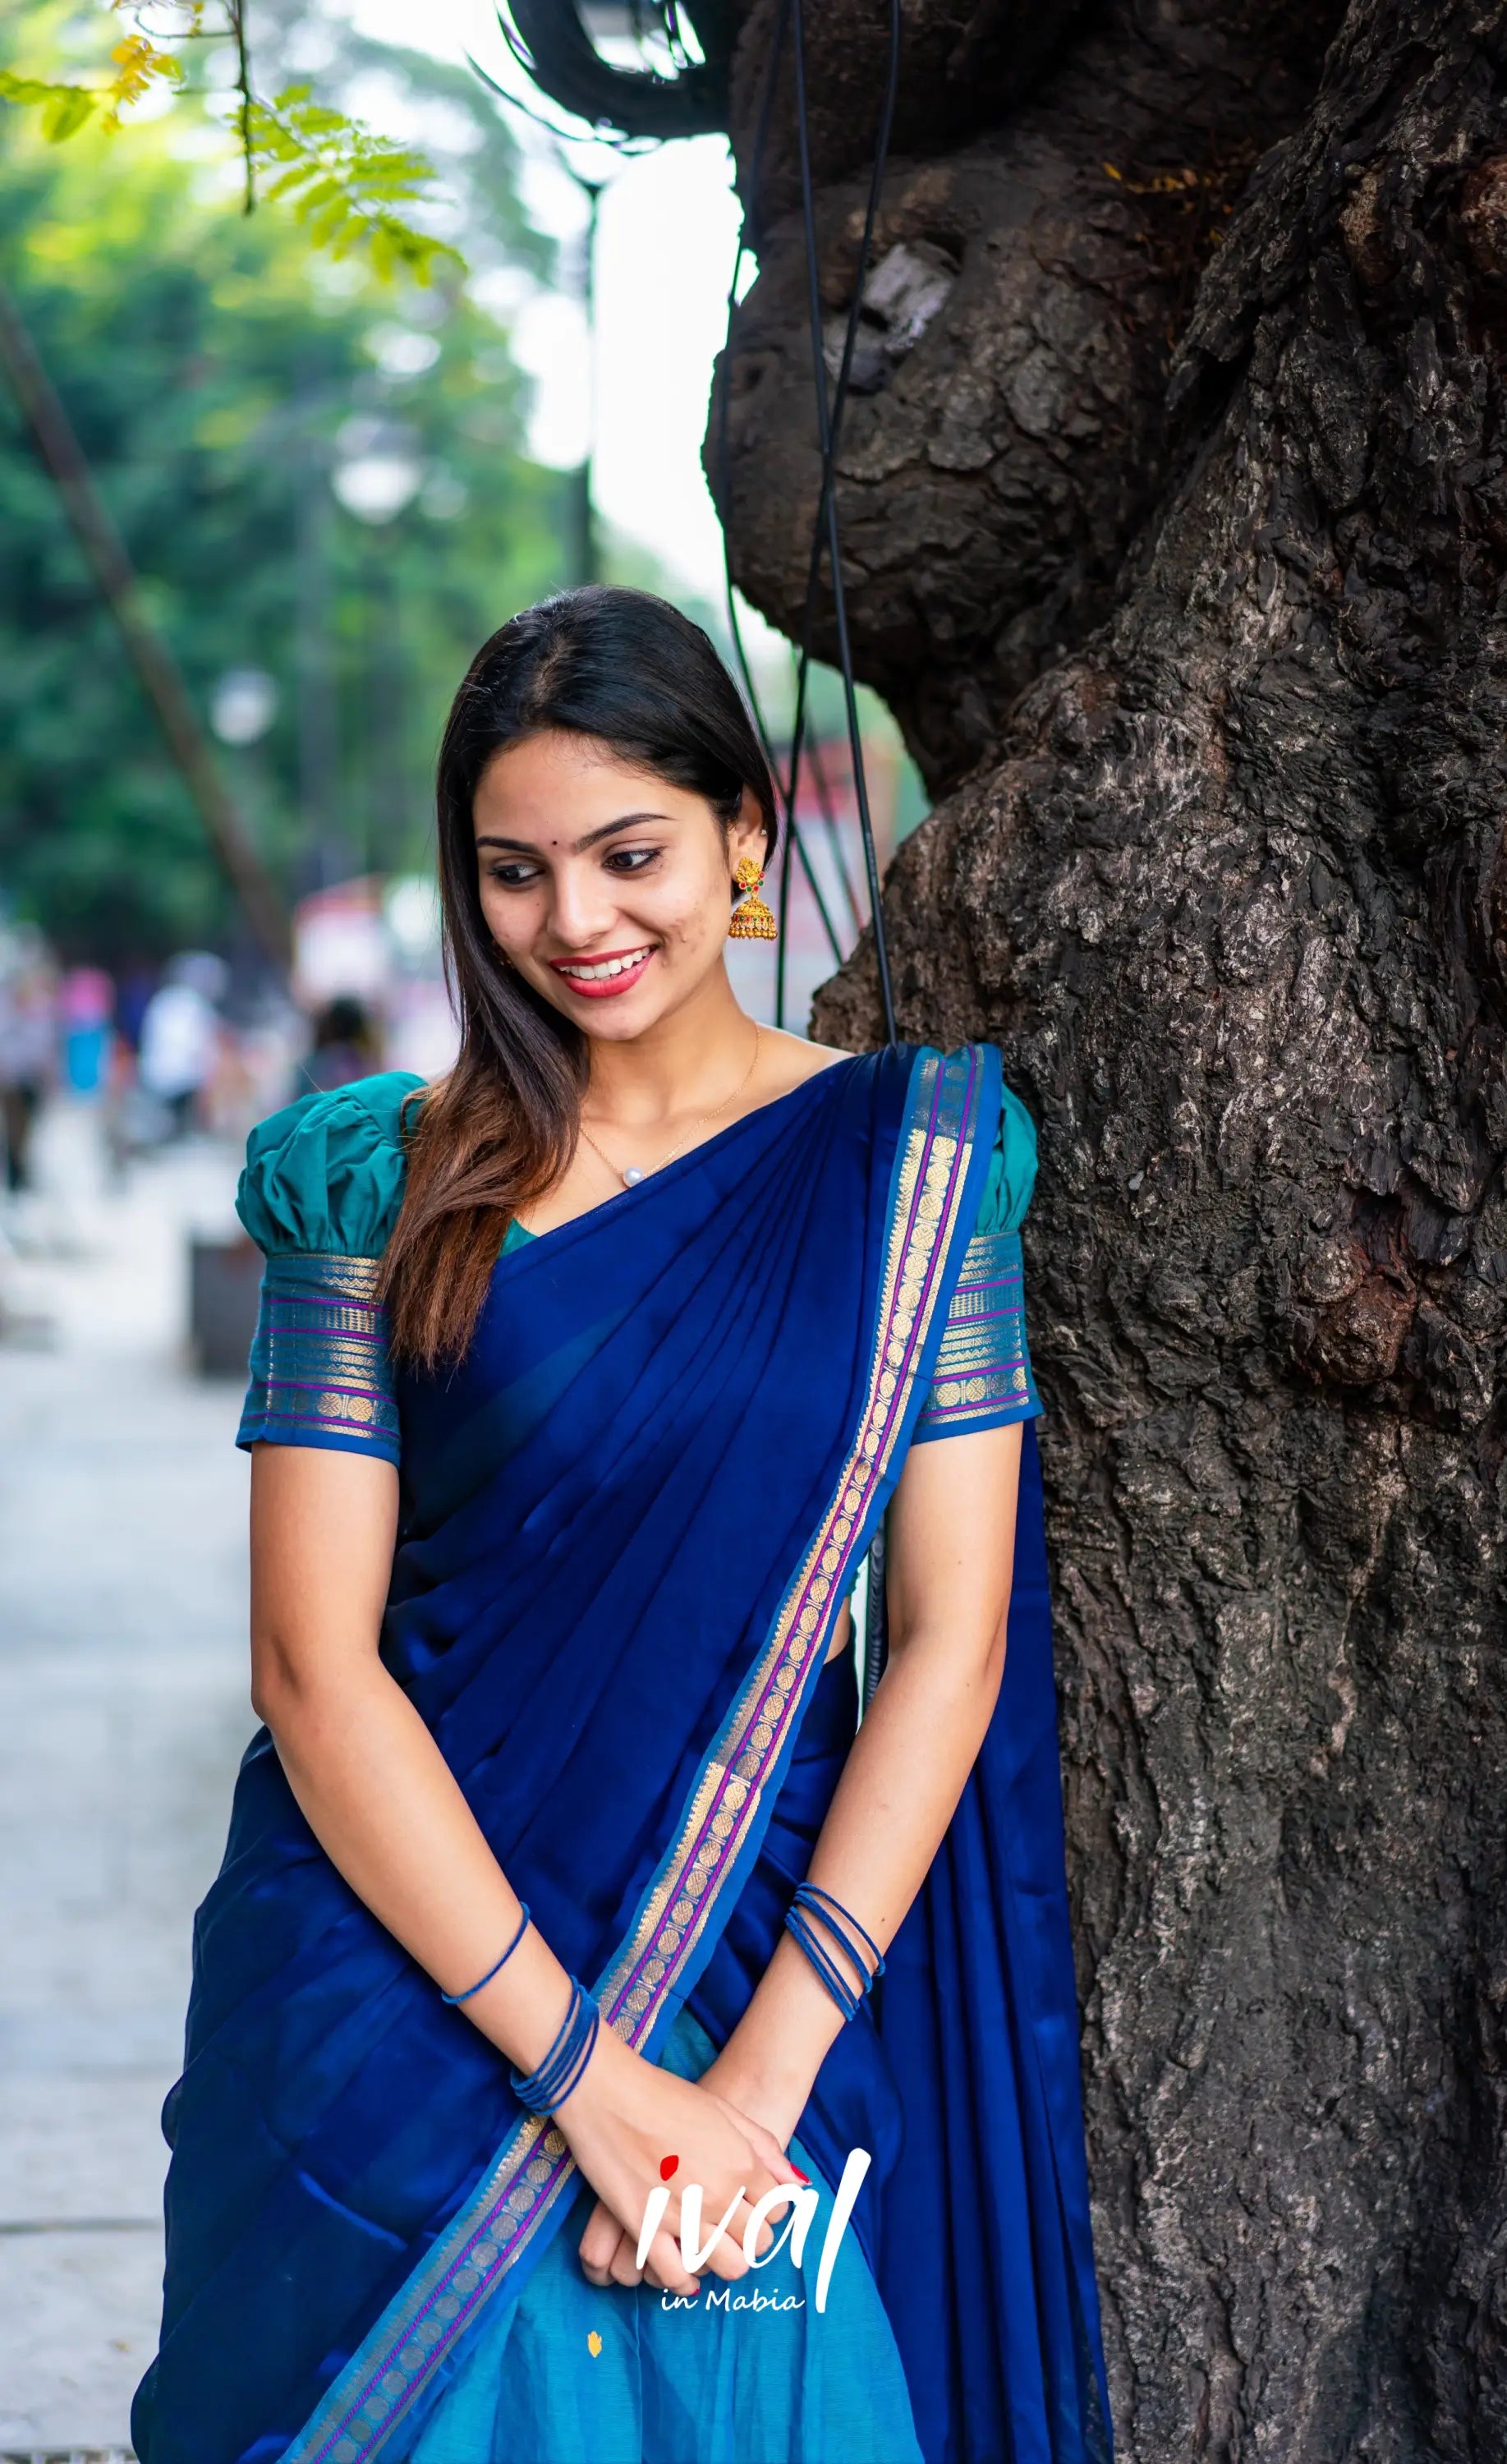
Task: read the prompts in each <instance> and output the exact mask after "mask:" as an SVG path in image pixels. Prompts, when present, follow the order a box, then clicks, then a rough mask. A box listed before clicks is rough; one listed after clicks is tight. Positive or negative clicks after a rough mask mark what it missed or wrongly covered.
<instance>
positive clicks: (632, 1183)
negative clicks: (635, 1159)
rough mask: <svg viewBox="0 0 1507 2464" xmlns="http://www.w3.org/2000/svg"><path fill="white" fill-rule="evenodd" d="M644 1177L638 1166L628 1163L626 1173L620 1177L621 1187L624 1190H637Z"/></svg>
mask: <svg viewBox="0 0 1507 2464" xmlns="http://www.w3.org/2000/svg"><path fill="white" fill-rule="evenodd" d="M643 1177H644V1175H643V1173H642V1172H641V1171H640V1170H639V1167H638V1165H637V1164H636V1163H630V1164H629V1166H628V1168H627V1171H626V1172H625V1173H624V1174H623V1176H622V1185H623V1187H624V1189H637V1187H638V1185H639V1183H640V1181H641V1180H642V1179H643Z"/></svg>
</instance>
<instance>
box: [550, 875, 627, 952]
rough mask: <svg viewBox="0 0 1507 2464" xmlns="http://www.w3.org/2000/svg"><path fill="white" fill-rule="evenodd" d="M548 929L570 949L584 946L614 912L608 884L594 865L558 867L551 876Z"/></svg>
mask: <svg viewBox="0 0 1507 2464" xmlns="http://www.w3.org/2000/svg"><path fill="white" fill-rule="evenodd" d="M554 890H555V894H554V897H553V899H552V901H551V907H550V928H551V930H552V931H553V933H554V934H555V936H556V938H557V940H560V941H563V942H564V943H565V944H566V946H567V947H568V948H570V949H573V950H576V949H581V948H584V947H585V946H586V945H587V944H588V943H589V942H591V941H593V940H595V938H596V937H597V935H598V934H600V933H601V932H603V931H604V930H605V929H606V928H607V927H608V926H609V925H610V924H611V922H612V920H613V918H614V916H615V915H616V914H617V912H618V907H617V900H616V899H615V898H614V896H613V894H612V889H611V885H610V883H608V882H607V881H606V880H605V879H604V877H603V875H602V874H601V872H600V871H599V869H597V867H596V866H595V865H590V864H583V865H580V866H579V867H578V866H576V865H574V864H566V865H563V866H561V868H560V869H559V870H558V871H557V873H556V875H555V884H554Z"/></svg>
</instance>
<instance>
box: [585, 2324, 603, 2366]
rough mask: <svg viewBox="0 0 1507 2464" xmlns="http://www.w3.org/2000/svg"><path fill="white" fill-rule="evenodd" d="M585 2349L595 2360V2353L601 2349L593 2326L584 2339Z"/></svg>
mask: <svg viewBox="0 0 1507 2464" xmlns="http://www.w3.org/2000/svg"><path fill="white" fill-rule="evenodd" d="M586 2350H587V2352H588V2353H589V2354H590V2355H591V2358H592V2360H593V2361H595V2360H596V2358H597V2355H598V2354H599V2353H600V2352H601V2337H600V2336H599V2335H598V2333H597V2330H596V2328H595V2327H593V2329H592V2331H591V2333H590V2335H589V2336H588V2337H587V2339H586Z"/></svg>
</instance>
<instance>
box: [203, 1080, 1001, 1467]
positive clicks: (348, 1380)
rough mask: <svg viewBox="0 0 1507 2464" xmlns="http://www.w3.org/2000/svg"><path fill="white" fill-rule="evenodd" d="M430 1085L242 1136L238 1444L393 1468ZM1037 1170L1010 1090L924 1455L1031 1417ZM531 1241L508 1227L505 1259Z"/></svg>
mask: <svg viewBox="0 0 1507 2464" xmlns="http://www.w3.org/2000/svg"><path fill="white" fill-rule="evenodd" d="M424 1083H425V1082H424V1080H423V1079H422V1078H418V1077H415V1076H414V1075H413V1074H412V1072H411V1071H408V1070H404V1069H389V1070H384V1071H382V1072H381V1073H380V1074H379V1075H377V1076H375V1077H371V1078H360V1079H357V1080H356V1081H355V1083H354V1084H353V1085H351V1086H348V1087H338V1088H334V1089H329V1090H328V1091H326V1092H321V1093H317V1094H312V1095H305V1096H302V1097H301V1098H300V1099H299V1100H298V1102H296V1103H295V1104H290V1105H288V1106H286V1107H285V1109H284V1110H283V1111H280V1112H274V1113H273V1114H272V1116H271V1118H270V1119H268V1120H265V1121H262V1122H260V1123H259V1124H258V1125H257V1127H256V1128H255V1129H254V1130H253V1131H252V1132H251V1137H250V1139H249V1140H248V1142H247V1150H246V1169H245V1171H244V1172H243V1173H242V1175H241V1180H240V1187H239V1191H238V1193H237V1197H236V1212H237V1214H238V1215H239V1216H240V1219H241V1221H242V1222H243V1223H244V1225H245V1226H246V1229H247V1231H248V1232H249V1233H250V1234H251V1239H252V1240H253V1241H254V1242H255V1243H256V1245H257V1247H258V1248H259V1249H260V1250H261V1251H262V1253H263V1255H264V1257H265V1259H266V1261H267V1266H266V1271H265V1274H264V1276H263V1283H262V1307H261V1317H260V1321H259V1323H258V1326H257V1331H256V1337H255V1341H254V1342H253V1345H252V1348H251V1389H250V1392H249V1393H248V1396H247V1399H246V1409H245V1411H244V1412H243V1414H242V1419H241V1426H240V1430H239V1432H238V1435H237V1443H238V1444H240V1445H243V1446H249V1445H251V1444H254V1443H255V1441H256V1440H257V1439H258V1438H266V1439H269V1440H271V1441H273V1443H276V1444H281V1445H313V1446H332V1447H338V1448H342V1449H344V1450H346V1451H351V1452H356V1453H361V1454H378V1455H382V1456H383V1457H385V1458H386V1459H387V1460H388V1461H389V1462H393V1463H396V1462H397V1461H398V1460H399V1452H400V1448H399V1428H398V1412H397V1404H396V1401H395V1399H394V1393H393V1378H392V1371H391V1363H390V1360H389V1358H388V1354H387V1345H386V1322H385V1316H384V1313H383V1311H382V1306H381V1303H380V1301H379V1299H378V1296H377V1262H378V1261H379V1260H380V1259H381V1257H382V1252H383V1250H384V1249H385V1247H386V1245H387V1241H388V1237H389V1235H390V1234H391V1231H392V1227H393V1225H394V1223H395V1222H396V1221H397V1220H398V1210H399V1208H400V1207H401V1205H402V1203H403V1190H404V1169H405V1161H404V1140H403V1107H404V1102H405V1101H406V1099H407V1098H408V1097H409V1096H410V1095H413V1094H415V1093H417V1091H418V1090H419V1089H421V1088H422V1087H423V1085H424ZM1036 1170H1037V1139H1036V1128H1035V1124H1034V1123H1033V1121H1032V1119H1031V1115H1030V1113H1029V1112H1028V1111H1026V1108H1025V1106H1024V1105H1023V1104H1022V1103H1021V1101H1020V1098H1019V1097H1018V1096H1017V1095H1015V1094H1013V1093H1012V1092H1011V1090H1010V1089H1009V1088H1008V1087H1007V1088H1006V1089H1004V1090H1003V1102H1002V1105H1001V1110H1000V1120H999V1132H998V1135H997V1137H996V1140H995V1143H994V1153H993V1155H991V1157H990V1164H989V1173H988V1177H987V1178H986V1180H985V1184H984V1192H983V1197H982V1199H981V1200H980V1204H979V1210H978V1218H977V1221H976V1223H975V1225H974V1227H973V1235H972V1240H971V1241H970V1243H969V1247H968V1251H967V1254H966V1256H965V1259H964V1264H963V1269H962V1272H961V1274H960V1276H959V1278H958V1283H957V1287H956V1290H955V1292H954V1294H953V1298H952V1302H951V1306H950V1310H949V1313H948V1323H947V1327H946V1329H945V1331H944V1333H943V1337H942V1346H941V1350H940V1352H939V1353H938V1356H937V1363H936V1369H935V1373H934V1375H933V1379H932V1384H931V1389H930V1393H929V1395H928V1398H927V1401H926V1404H925V1406H924V1408H923V1411H922V1413H921V1416H920V1419H919V1420H918V1422H917V1425H916V1429H915V1438H916V1439H917V1440H918V1441H925V1440H927V1439H930V1438H939V1437H945V1436H947V1435H948V1434H949V1433H950V1432H951V1431H952V1430H954V1429H958V1430H961V1429H976V1428H984V1427H994V1426H998V1425H1000V1424H1001V1423H1004V1422H1007V1421H1010V1420H1017V1419H1022V1420H1023V1419H1036V1418H1037V1417H1038V1416H1039V1415H1040V1413H1041V1410H1042V1405H1041V1402H1040V1400H1039V1397H1037V1391H1036V1384H1035V1381H1034V1379H1033V1377H1032V1374H1031V1361H1030V1355H1029V1353H1028V1352H1027V1349H1026V1339H1025V1316H1024V1303H1023V1296H1022V1291H1021V1256H1020V1228H1019V1227H1020V1223H1021V1221H1022V1219H1023V1217H1024V1215H1025V1212H1026V1208H1027V1207H1028V1205H1029V1204H1030V1201H1031V1193H1032V1189H1033V1187H1034V1186H1035V1182H1036ZM607 1202H608V1203H609V1204H610V1202H611V1201H610V1200H608V1201H607ZM535 1237H536V1236H535V1234H533V1233H531V1232H527V1231H525V1229H524V1227H523V1226H522V1224H520V1223H512V1224H510V1225H509V1227H508V1234H507V1238H506V1239H505V1241H504V1242H503V1244H502V1252H501V1254H502V1255H503V1256H504V1257H507V1256H509V1255H510V1254H511V1253H512V1252H513V1250H515V1249H518V1248H521V1247H522V1246H523V1244H524V1243H525V1242H527V1241H531V1240H533V1239H535Z"/></svg>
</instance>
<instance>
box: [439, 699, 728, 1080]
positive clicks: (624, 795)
mask: <svg viewBox="0 0 1507 2464" xmlns="http://www.w3.org/2000/svg"><path fill="white" fill-rule="evenodd" d="M473 817H474V823H475V831H476V865H477V880H478V883H479V885H480V890H481V904H482V913H483V914H484V915H485V917H486V919H487V924H488V927H489V929H490V931H491V936H492V938H493V940H494V941H495V942H496V944H497V947H498V948H499V950H501V951H502V953H503V955H504V956H505V957H507V958H508V959H509V961H510V962H511V964H512V965H513V967H515V968H516V969H517V972H518V974H519V975H520V976H522V977H524V978H525V979H527V981H528V982H529V983H531V984H533V985H534V986H535V989H536V990H537V991H539V992H541V993H542V994H543V996H544V998H545V1000H546V1001H552V1002H553V1003H554V1005H555V1007H556V1008H557V1010H561V1011H563V1013H564V1015H565V1016H566V1017H567V1018H569V1019H572V1020H574V1022H575V1023H576V1024H577V1025H578V1026H579V1027H580V1028H582V1029H583V1031H584V1032H585V1033H586V1034H587V1035H592V1036H605V1037H610V1038H611V1039H612V1040H613V1041H614V1042H618V1041H622V1042H627V1041H630V1040H631V1039H632V1038H633V1037H635V1036H638V1035H642V1034H643V1033H644V1030H645V1028H647V1027H650V1026H652V1025H654V1024H655V1023H656V1022H657V1021H658V1020H660V1019H662V1018H664V1017H666V1015H667V1014H668V1013H669V1012H670V1011H671V1010H674V1009H678V1008H680V1007H681V1005H682V1004H683V1003H684V1002H685V1001H687V1000H688V998H689V996H690V995H691V994H692V993H694V992H695V991H696V990H697V989H698V988H699V987H700V986H701V985H702V984H704V983H705V982H706V980H707V979H708V977H709V976H710V975H711V974H712V973H713V971H714V970H716V969H718V968H720V966H721V964H722V959H723V950H724V946H725V944H726V941H727V935H728V919H729V916H730V914H731V913H732V896H731V891H732V874H733V871H734V869H735V868H736V866H737V863H738V861H739V859H740V857H742V856H745V855H753V857H754V858H755V859H756V860H757V861H759V862H762V860H763V847H764V833H763V826H762V822H761V820H760V817H759V814H758V811H757V807H756V805H755V804H754V803H753V798H752V796H748V795H745V797H744V800H743V814H742V815H740V817H739V819H738V822H737V823H736V824H735V825H734V826H733V827H732V829H731V830H725V829H724V828H723V826H722V824H721V823H720V822H719V820H718V819H717V816H716V814H715V813H714V812H713V811H712V809H711V806H710V804H709V803H707V801H706V799H705V797H702V796H697V795H694V794H692V793H691V792H690V791H689V790H688V789H686V788H683V787H671V786H669V785H668V784H667V783H666V781H665V780H663V779H660V778H658V777H656V776H655V775H654V773H653V772H650V771H644V770H634V769H630V768H629V767H628V765H627V764H626V763H625V762H623V761H622V760H621V759H619V758H618V757H617V756H616V755H615V754H614V753H613V752H612V751H611V749H610V748H609V747H608V746H606V745H599V744H594V743H592V742H591V741H590V740H589V739H588V738H587V737H579V736H572V735H567V734H563V733H552V734H547V735H541V736H531V737H525V738H524V740H523V741H522V742H521V743H519V744H513V745H509V746H508V748H507V749H506V751H504V752H502V753H498V754H494V755H493V757H492V759H491V761H490V762H489V764H488V766H487V768H486V769H485V770H484V771H483V773H482V777H481V781H480V784H479V785H478V787H477V789H476V796H475V802H474V805H473Z"/></svg>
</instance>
